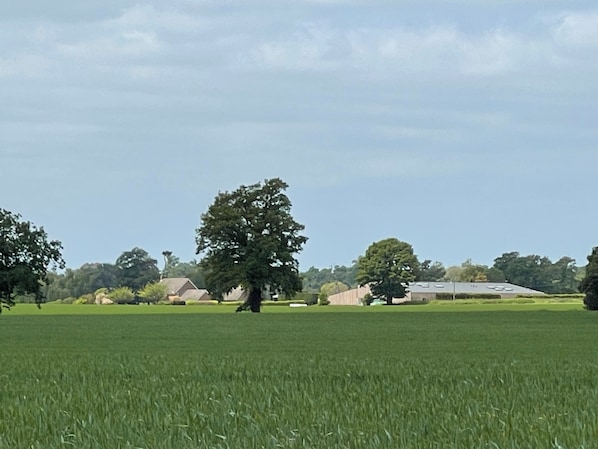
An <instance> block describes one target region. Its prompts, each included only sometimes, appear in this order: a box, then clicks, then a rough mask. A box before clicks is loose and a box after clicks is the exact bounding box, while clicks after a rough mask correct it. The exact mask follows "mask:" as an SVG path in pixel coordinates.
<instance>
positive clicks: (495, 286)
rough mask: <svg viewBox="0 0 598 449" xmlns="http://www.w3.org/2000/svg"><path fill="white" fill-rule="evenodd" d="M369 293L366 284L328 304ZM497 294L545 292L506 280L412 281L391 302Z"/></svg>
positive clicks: (354, 302) (353, 302)
mask: <svg viewBox="0 0 598 449" xmlns="http://www.w3.org/2000/svg"><path fill="white" fill-rule="evenodd" d="M368 293H370V289H369V287H368V286H363V287H358V288H354V289H351V290H347V291H346V292H342V293H336V294H334V295H330V296H329V297H328V300H329V301H330V305H339V306H340V305H361V301H362V299H363V297H364V296H365V295H367V294H368ZM489 294H490V295H499V296H500V298H501V299H504V298H516V297H518V296H544V295H545V294H544V293H542V292H540V291H537V290H532V289H531V288H526V287H521V286H519V285H515V284H510V283H508V282H412V283H410V284H409V292H408V293H407V296H406V297H404V298H395V299H394V300H393V302H395V303H397V304H398V303H401V302H407V301H426V300H431V299H437V298H439V297H440V298H443V299H452V298H453V297H455V298H456V297H458V296H462V295H470V296H477V295H479V296H481V297H484V296H486V295H489Z"/></svg>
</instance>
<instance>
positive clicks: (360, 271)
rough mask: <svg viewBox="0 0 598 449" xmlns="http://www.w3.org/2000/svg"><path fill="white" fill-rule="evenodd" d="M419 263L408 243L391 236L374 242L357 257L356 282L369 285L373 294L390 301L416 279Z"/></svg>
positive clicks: (401, 293)
mask: <svg viewBox="0 0 598 449" xmlns="http://www.w3.org/2000/svg"><path fill="white" fill-rule="evenodd" d="M418 267H419V262H418V260H417V256H416V255H415V254H414V253H413V247H412V246H411V245H410V244H409V243H406V242H402V241H400V240H398V239H396V238H388V239H384V240H380V241H379V242H375V243H372V244H371V245H370V246H369V247H368V249H367V250H366V252H365V255H364V256H361V257H360V258H359V259H358V260H357V282H358V283H359V285H369V286H370V290H371V291H372V296H374V297H375V298H383V299H384V300H385V301H386V304H387V305H391V304H392V299H393V298H403V297H404V296H405V294H406V293H407V291H408V285H409V282H413V281H415V279H416V273H417V270H418Z"/></svg>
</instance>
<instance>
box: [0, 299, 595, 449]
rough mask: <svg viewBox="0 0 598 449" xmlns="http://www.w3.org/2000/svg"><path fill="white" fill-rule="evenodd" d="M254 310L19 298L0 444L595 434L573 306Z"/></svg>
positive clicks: (530, 439) (534, 442) (586, 324)
mask: <svg viewBox="0 0 598 449" xmlns="http://www.w3.org/2000/svg"><path fill="white" fill-rule="evenodd" d="M223 311H224V312H225V313H222V312H223ZM264 312H265V313H263V314H259V315H255V314H253V315H252V314H249V313H244V314H235V313H232V309H231V308H227V307H226V306H224V307H218V306H214V307H189V306H187V307H173V306H162V307H161V306H109V307H96V306H65V305H54V306H51V305H47V306H44V307H43V308H42V310H37V309H35V308H33V307H30V306H25V305H18V306H17V307H16V308H14V309H13V310H12V311H10V312H7V313H6V312H5V313H3V314H2V315H1V316H0V341H1V342H2V349H1V351H0V448H1V449H4V448H7V449H8V448H10V449H21V448H22V449H26V448H27V449H29V448H35V449H42V448H43V449H51V448H65V447H73V448H80V449H84V448H97V449H99V448H111V449H117V448H131V449H132V448H144V449H151V448H155V449H158V448H173V449H174V448H182V449H187V448H188V449H191V448H235V449H237V448H323V449H324V448H354V449H368V448H417V449H427V448H430V449H431V448H438V449H444V448H459V449H462V448H493V449H496V448H501V449H502V448H530V449H532V448H533V449H538V448H568V449H570V448H597V447H598V345H597V342H598V314H595V313H591V312H586V311H583V310H582V309H581V307H580V306H579V305H575V304H573V305H571V304H568V305H566V304H547V305H512V306H500V305H496V306H491V305H486V306H466V305H463V306H451V307H447V306H434V305H426V306H412V307H374V308H364V307H360V308H357V307H355V308H351V307H348V308H342V307H337V308H334V307H328V308H326V307H310V308H305V309H289V308H282V307H269V308H266V309H265V310H264Z"/></svg>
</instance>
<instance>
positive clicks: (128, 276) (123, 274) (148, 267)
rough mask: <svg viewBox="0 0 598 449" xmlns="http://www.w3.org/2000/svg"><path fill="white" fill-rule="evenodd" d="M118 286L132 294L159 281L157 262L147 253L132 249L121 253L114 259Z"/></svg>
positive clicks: (139, 249)
mask: <svg viewBox="0 0 598 449" xmlns="http://www.w3.org/2000/svg"><path fill="white" fill-rule="evenodd" d="M115 266H116V273H117V279H118V285H119V286H120V287H129V288H130V289H131V290H133V291H134V292H136V291H139V290H141V289H142V288H143V287H144V286H145V285H146V284H148V283H150V282H156V281H158V280H159V279H160V270H159V269H158V261H157V260H156V259H152V258H151V256H150V255H149V254H148V252H147V251H145V250H143V249H141V248H137V247H135V248H133V249H132V250H130V251H125V252H123V253H122V254H121V255H120V256H119V257H118V259H116V263H115Z"/></svg>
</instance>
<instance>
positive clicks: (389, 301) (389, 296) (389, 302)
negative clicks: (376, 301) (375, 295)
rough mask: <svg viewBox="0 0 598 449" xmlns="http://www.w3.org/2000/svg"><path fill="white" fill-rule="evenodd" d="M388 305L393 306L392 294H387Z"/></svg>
mask: <svg viewBox="0 0 598 449" xmlns="http://www.w3.org/2000/svg"><path fill="white" fill-rule="evenodd" d="M386 305H387V306H392V295H387V296H386Z"/></svg>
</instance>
